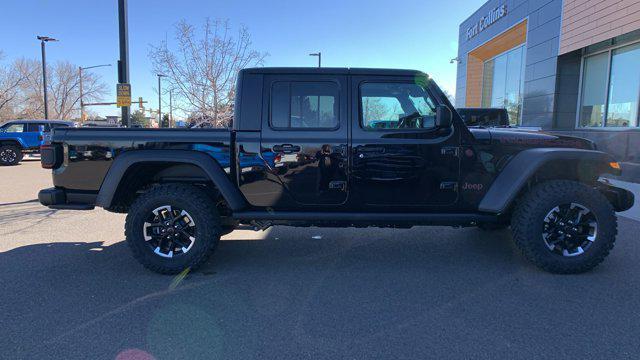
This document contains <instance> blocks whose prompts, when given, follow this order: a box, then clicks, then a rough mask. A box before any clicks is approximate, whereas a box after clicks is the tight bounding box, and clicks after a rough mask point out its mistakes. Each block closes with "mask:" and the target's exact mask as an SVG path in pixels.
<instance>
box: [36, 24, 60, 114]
mask: <svg viewBox="0 0 640 360" xmlns="http://www.w3.org/2000/svg"><path fill="white" fill-rule="evenodd" d="M37 39H38V40H40V49H41V51H42V87H43V92H44V118H45V120H48V119H49V101H48V99H47V50H46V47H45V43H48V42H49V41H58V40H56V39H54V38H51V37H48V36H38V37H37Z"/></svg>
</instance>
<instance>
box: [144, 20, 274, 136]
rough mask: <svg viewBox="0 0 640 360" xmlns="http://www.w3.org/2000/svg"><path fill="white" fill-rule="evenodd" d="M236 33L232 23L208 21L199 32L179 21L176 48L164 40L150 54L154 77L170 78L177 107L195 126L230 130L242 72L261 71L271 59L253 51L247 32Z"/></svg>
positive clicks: (244, 29)
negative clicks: (238, 79) (244, 69)
mask: <svg viewBox="0 0 640 360" xmlns="http://www.w3.org/2000/svg"><path fill="white" fill-rule="evenodd" d="M198 30H199V31H198ZM232 32H233V31H232V30H231V26H230V25H229V21H228V20H215V21H211V20H210V19H207V20H205V22H204V25H203V26H202V28H201V29H197V28H196V27H194V26H193V25H190V24H188V23H187V22H185V21H181V22H179V23H177V24H176V25H175V39H174V40H175V44H169V42H168V41H167V40H165V41H163V42H161V43H160V45H158V46H152V47H151V49H150V51H149V58H150V59H151V62H152V63H153V67H154V70H155V72H156V73H161V74H164V75H166V76H167V77H168V81H169V82H170V87H171V88H173V89H174V99H175V101H174V103H175V104H174V107H175V108H176V109H178V110H181V111H182V112H184V113H185V114H191V118H192V119H197V120H196V123H197V125H200V124H202V123H208V124H209V125H211V126H216V127H224V126H229V125H230V122H231V119H232V116H233V102H234V97H235V86H236V79H237V73H238V71H239V70H241V69H243V68H246V67H252V66H261V65H262V64H263V62H264V58H265V57H266V56H267V54H266V53H261V52H258V51H256V50H252V49H251V45H252V43H251V36H250V34H249V31H248V30H247V28H246V27H244V26H242V27H240V29H239V30H238V31H237V36H236V37H234V36H233V34H232Z"/></svg>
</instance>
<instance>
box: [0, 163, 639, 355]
mask: <svg viewBox="0 0 640 360" xmlns="http://www.w3.org/2000/svg"><path fill="white" fill-rule="evenodd" d="M48 186H50V175H49V173H48V172H47V171H45V170H43V169H40V168H39V163H37V162H33V161H27V162H23V163H22V164H21V165H19V166H17V167H4V168H0V282H1V283H2V291H1V293H0V304H1V305H0V306H1V307H2V311H1V312H0V324H1V327H0V328H1V330H0V331H1V335H2V336H0V349H1V352H0V357H2V358H65V359H86V358H91V359H153V358H156V359H173V358H207V359H217V358H219V359H316V358H319V359H339V358H348V359H381V358H394V359H398V358H403V359H425V358H534V357H535V358H552V359H559V358H598V359H601V358H638V356H640V340H639V339H638V334H639V333H640V310H638V309H640V296H639V295H640V276H638V274H639V271H640V261H638V259H639V258H640V245H639V242H640V237H638V233H640V223H638V222H636V221H634V220H631V219H628V218H623V217H621V218H620V220H619V236H618V242H617V246H616V248H615V249H614V251H613V253H612V254H611V256H610V257H609V258H608V259H607V260H606V261H605V263H604V264H602V265H601V266H600V267H598V268H597V269H596V270H595V271H593V272H591V273H588V274H583V275H577V276H557V275H550V274H547V273H544V272H541V271H539V270H537V269H536V268H534V267H533V266H531V265H529V264H528V263H526V262H525V261H524V260H523V259H522V258H521V257H520V256H519V254H518V253H517V252H516V250H515V248H514V247H513V246H512V244H511V236H510V234H509V232H508V231H498V232H494V233H487V232H483V231H480V230H478V229H474V228H469V229H450V228H441V227H438V228H415V229H411V230H379V229H361V230H351V229H349V230H345V229H318V228H309V229H294V228H286V227H276V228H273V229H271V230H269V231H267V232H258V233H254V232H250V231H237V232H234V233H232V234H230V235H229V236H227V237H225V238H224V240H225V241H223V242H222V243H221V245H220V247H219V248H218V251H217V253H216V254H215V256H214V257H213V259H211V260H210V261H209V262H208V263H207V265H206V266H204V268H203V269H201V270H199V271H197V272H195V273H193V274H189V275H188V276H186V277H185V278H180V277H171V276H160V275H157V274H154V273H151V272H149V271H147V270H145V269H143V268H142V267H141V266H140V265H138V263H137V262H136V261H135V260H134V259H133V258H132V257H131V256H130V254H129V251H128V249H127V246H126V244H125V243H124V242H123V239H124V236H123V226H124V216H123V215H117V214H111V213H108V212H105V211H103V210H100V209H97V210H93V211H87V212H73V211H54V210H49V209H47V208H44V207H42V206H40V204H39V203H38V202H37V201H35V198H36V193H37V191H38V190H39V189H40V188H43V187H48Z"/></svg>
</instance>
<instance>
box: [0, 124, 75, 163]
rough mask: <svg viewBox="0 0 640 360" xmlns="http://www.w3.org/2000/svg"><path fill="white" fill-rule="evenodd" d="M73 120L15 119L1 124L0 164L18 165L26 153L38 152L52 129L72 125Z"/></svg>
mask: <svg viewBox="0 0 640 360" xmlns="http://www.w3.org/2000/svg"><path fill="white" fill-rule="evenodd" d="M72 126H74V123H73V122H70V121H58V120H14V121H9V122H6V123H4V124H3V125H2V126H0V165H2V166H7V165H16V164H18V163H19V162H20V161H21V160H22V158H23V156H24V154H26V153H38V152H39V151H40V145H42V144H43V143H44V140H45V136H46V134H48V133H49V132H50V131H51V130H52V129H56V128H61V127H72Z"/></svg>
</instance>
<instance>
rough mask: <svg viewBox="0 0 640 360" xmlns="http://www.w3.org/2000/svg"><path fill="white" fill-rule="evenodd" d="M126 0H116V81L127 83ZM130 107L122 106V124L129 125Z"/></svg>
mask: <svg viewBox="0 0 640 360" xmlns="http://www.w3.org/2000/svg"><path fill="white" fill-rule="evenodd" d="M127 12H128V11H127V0H118V24H119V27H118V30H119V35H120V60H119V61H118V83H120V84H128V83H129V24H128V21H129V19H128V15H127ZM130 117H131V108H130V107H129V106H123V107H122V125H123V126H126V127H129V126H131V118H130Z"/></svg>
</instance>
